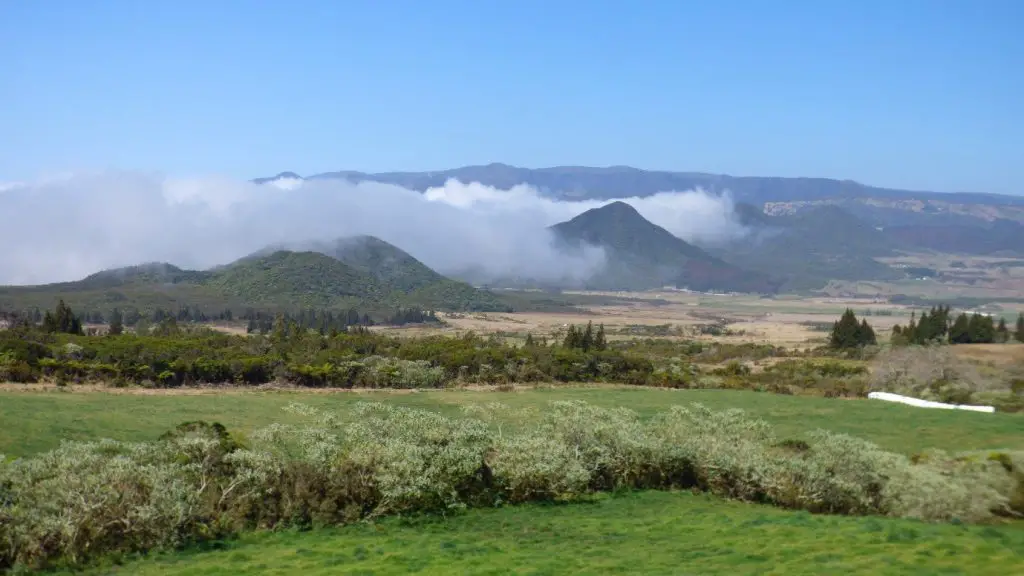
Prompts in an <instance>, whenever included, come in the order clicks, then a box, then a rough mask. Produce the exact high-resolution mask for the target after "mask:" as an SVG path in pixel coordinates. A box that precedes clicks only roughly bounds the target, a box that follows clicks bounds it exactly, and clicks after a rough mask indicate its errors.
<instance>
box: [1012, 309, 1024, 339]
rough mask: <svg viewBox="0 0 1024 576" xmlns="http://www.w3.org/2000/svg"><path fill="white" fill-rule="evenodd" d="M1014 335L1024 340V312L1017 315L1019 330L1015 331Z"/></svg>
mask: <svg viewBox="0 0 1024 576" xmlns="http://www.w3.org/2000/svg"><path fill="white" fill-rule="evenodd" d="M1014 337H1016V338H1017V341H1018V342H1024V312H1021V313H1020V316H1017V331H1016V332H1015V333H1014Z"/></svg>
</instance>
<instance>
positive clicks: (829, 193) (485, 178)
mask: <svg viewBox="0 0 1024 576" xmlns="http://www.w3.org/2000/svg"><path fill="white" fill-rule="evenodd" d="M282 174H287V175H288V177H293V176H294V177H297V178H301V177H300V176H299V175H298V174H295V173H294V172H287V173H282ZM277 177H280V175H279V176H275V177H270V178H256V179H254V181H260V182H267V181H271V180H273V179H274V178H277ZM452 178H454V179H458V180H460V181H462V182H479V183H481V184H484V185H487V186H493V187H496V188H501V189H508V188H511V187H512V186H515V185H519V184H527V185H530V186H533V187H535V188H537V189H538V190H540V191H541V193H542V194H545V195H548V196H551V197H555V198H561V199H566V200H568V199H593V200H611V199H615V198H626V197H630V196H649V195H652V194H655V193H657V192H666V191H672V190H679V191H682V190H692V189H695V188H702V189H705V190H707V191H709V192H714V193H721V192H723V191H725V190H729V191H730V192H731V193H732V194H733V197H734V198H735V199H736V200H737V201H739V202H755V203H764V202H786V201H799V200H820V199H849V198H866V197H878V198H888V199H899V198H918V199H923V200H939V201H961V202H970V203H977V204H984V205H1008V206H1024V196H1016V195H1008V194H995V193H989V192H968V191H953V192H936V191H928V190H906V189H900V188H889V187H883V186H873V185H868V184H862V183H860V182H857V181H854V180H848V179H847V180H844V179H836V178H821V177H782V176H733V175H729V174H714V173H707V172H693V171H668V170H646V169H642V168H635V167H632V166H607V167H591V166H551V167H545V168H524V167H519V166H512V165H509V164H503V163H498V162H495V163H491V164H486V165H471V166H461V167H458V168H450V169H444V170H431V171H396V172H360V171H357V170H339V171H331V172H321V173H317V174H312V175H310V176H308V177H305V178H304V179H306V180H321V179H346V180H351V181H355V182H363V181H372V182H382V183H388V184H396V185H400V186H404V187H406V188H410V189H413V190H417V191H420V192H423V191H425V190H426V189H427V188H431V187H439V186H443V185H444V183H445V182H446V181H447V180H449V179H452Z"/></svg>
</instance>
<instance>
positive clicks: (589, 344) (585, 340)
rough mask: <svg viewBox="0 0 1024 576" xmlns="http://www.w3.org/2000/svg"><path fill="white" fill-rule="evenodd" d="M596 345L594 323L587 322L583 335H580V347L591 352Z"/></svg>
mask: <svg viewBox="0 0 1024 576" xmlns="http://www.w3.org/2000/svg"><path fill="white" fill-rule="evenodd" d="M593 347H594V324H593V323H592V322H587V327H586V329H584V330H583V335H582V336H581V337H580V348H582V349H583V351H584V352H589V351H590V349H591V348H593Z"/></svg>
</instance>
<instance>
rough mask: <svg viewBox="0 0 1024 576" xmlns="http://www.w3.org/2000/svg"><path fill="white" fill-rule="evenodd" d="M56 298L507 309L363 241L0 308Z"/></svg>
mask: <svg viewBox="0 0 1024 576" xmlns="http://www.w3.org/2000/svg"><path fill="white" fill-rule="evenodd" d="M60 299H63V300H64V301H65V302H66V303H67V304H68V305H69V306H71V307H72V309H74V310H76V311H79V312H82V313H86V315H87V318H88V317H92V316H93V314H92V313H99V314H100V315H105V314H106V313H108V312H110V310H112V309H113V308H121V309H136V310H139V311H141V312H147V311H153V310H156V309H162V310H165V311H176V310H178V309H180V308H183V307H190V308H196V309H199V310H202V311H204V312H206V313H208V314H210V313H219V312H221V311H223V310H225V309H231V310H234V311H236V313H237V312H239V311H242V310H244V309H247V308H255V309H265V310H282V309H284V310H295V309H299V308H326V309H347V308H357V309H358V310H360V311H361V312H368V313H370V314H371V315H374V314H375V313H376V315H379V316H386V315H387V314H389V313H392V312H393V311H394V309H395V308H397V307H403V308H421V309H425V310H453V311H466V310H472V311H506V310H508V309H509V308H510V307H509V304H508V303H507V302H504V301H503V300H502V299H500V298H498V297H497V296H496V295H494V294H493V293H491V292H489V291H486V290H480V289H477V288H474V287H473V286H470V285H469V284H466V283H464V282H457V281H455V280H451V279H449V278H446V277H444V276H442V275H440V274H438V273H437V272H435V271H434V270H431V269H430V268H428V267H427V266H426V265H424V264H423V263H421V262H420V261H418V260H416V259H415V258H413V257H412V256H410V255H409V254H407V253H405V252H404V251H402V250H401V249H399V248H397V247H395V246H392V245H391V244H388V243H386V242H384V241H382V240H379V239H377V238H373V237H370V236H363V237H358V238H352V239H344V240H339V241H337V242H334V243H332V244H329V245H323V246H319V247H318V249H317V251H312V250H306V251H288V250H281V249H267V250H262V251H260V252H257V253H255V254H252V255H249V256H246V257H244V258H241V259H239V260H237V261H235V262H232V263H230V264H227V265H223V266H218V267H217V268H215V269H213V270H210V271H196V270H183V269H181V268H178V267H176V266H174V265H171V264H166V263H149V264H142V265H139V266H130V267H126V268H117V269H112V270H104V271H101V272H97V273H95V274H91V275H89V276H87V277H86V278H83V279H82V280H78V281H74V282H62V283H57V284H47V285H41V286H7V287H0V310H26V309H32V308H38V309H52V308H53V307H54V306H55V305H56V303H57V301H58V300H60Z"/></svg>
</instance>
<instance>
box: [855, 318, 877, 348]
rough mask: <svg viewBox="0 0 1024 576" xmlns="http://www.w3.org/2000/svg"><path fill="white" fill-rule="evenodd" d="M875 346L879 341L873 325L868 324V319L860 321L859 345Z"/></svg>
mask: <svg viewBox="0 0 1024 576" xmlns="http://www.w3.org/2000/svg"><path fill="white" fill-rule="evenodd" d="M875 344H878V339H877V338H875V331H874V329H872V328H871V325H870V324H868V321H867V320H866V319H864V320H861V321H860V330H859V338H858V345H860V346H874V345H875Z"/></svg>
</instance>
